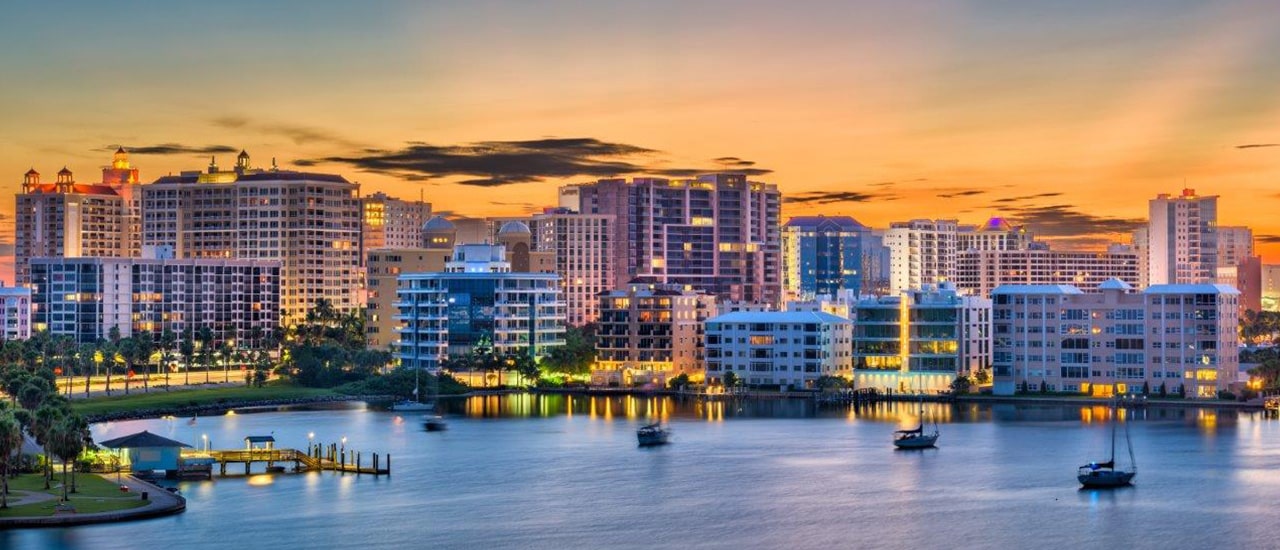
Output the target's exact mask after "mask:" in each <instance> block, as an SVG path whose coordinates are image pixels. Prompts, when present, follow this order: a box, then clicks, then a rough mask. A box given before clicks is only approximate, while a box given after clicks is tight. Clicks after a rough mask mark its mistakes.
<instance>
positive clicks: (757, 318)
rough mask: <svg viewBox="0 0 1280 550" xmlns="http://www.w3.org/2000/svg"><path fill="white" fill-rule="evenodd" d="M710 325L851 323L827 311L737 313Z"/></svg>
mask: <svg viewBox="0 0 1280 550" xmlns="http://www.w3.org/2000/svg"><path fill="white" fill-rule="evenodd" d="M707 322H708V323H850V322H852V321H850V320H848V319H846V318H844V317H841V316H839V315H832V314H830V313H827V312H825V311H735V312H733V313H726V314H724V315H719V316H716V317H712V318H710V319H707Z"/></svg>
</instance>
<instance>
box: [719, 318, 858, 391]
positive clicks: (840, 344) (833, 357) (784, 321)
mask: <svg viewBox="0 0 1280 550" xmlns="http://www.w3.org/2000/svg"><path fill="white" fill-rule="evenodd" d="M706 333H707V359H706V364H707V374H706V377H707V383H708V384H723V383H724V381H725V377H726V376H727V375H728V373H733V375H734V378H737V379H738V380H740V381H742V383H744V384H746V385H749V386H775V387H779V388H782V389H788V388H790V389H801V388H803V389H815V388H816V386H817V381H818V378H819V377H822V376H842V377H848V376H849V372H850V368H851V367H852V365H853V357H852V353H851V349H852V338H853V324H852V323H851V322H850V321H849V320H848V319H845V318H842V317H837V316H835V315H831V314H829V313H823V312H821V311H739V312H735V313H728V314H724V315H720V316H717V317H713V318H711V319H708V320H707V323H706Z"/></svg>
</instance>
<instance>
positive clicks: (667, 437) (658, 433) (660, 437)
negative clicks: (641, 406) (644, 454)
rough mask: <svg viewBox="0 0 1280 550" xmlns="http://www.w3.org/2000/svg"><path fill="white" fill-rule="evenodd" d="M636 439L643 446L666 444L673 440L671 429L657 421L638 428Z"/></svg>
mask: <svg viewBox="0 0 1280 550" xmlns="http://www.w3.org/2000/svg"><path fill="white" fill-rule="evenodd" d="M636 439H637V440H638V441H639V443H640V446H641V447H651V446H654V445H666V444H667V443H670V442H671V430H669V429H667V428H666V427H665V426H663V425H662V423H661V422H655V423H653V424H649V425H646V426H642V427H641V428H640V429H639V430H636Z"/></svg>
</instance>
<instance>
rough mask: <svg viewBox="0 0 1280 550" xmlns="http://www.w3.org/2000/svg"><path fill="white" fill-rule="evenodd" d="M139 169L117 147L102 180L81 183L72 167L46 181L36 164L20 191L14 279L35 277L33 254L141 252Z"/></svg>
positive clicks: (22, 280) (23, 280)
mask: <svg viewBox="0 0 1280 550" xmlns="http://www.w3.org/2000/svg"><path fill="white" fill-rule="evenodd" d="M137 189H138V169H137V168H134V167H133V166H132V165H130V163H129V154H128V153H127V152H125V150H124V149H117V150H116V152H115V154H114V155H113V156H112V159H111V165H110V166H108V167H105V168H103V169H102V181H101V182H100V183H90V184H81V183H76V181H75V177H74V174H72V172H71V170H68V169H67V168H65V167H64V168H63V169H62V170H59V171H58V175H57V179H56V180H55V181H54V183H44V182H43V181H41V179H40V173H39V172H37V171H36V170H35V169H34V168H33V169H31V170H29V171H27V173H26V174H25V175H24V177H23V181H22V192H21V193H19V194H18V196H17V199H16V201H15V202H16V208H15V223H14V278H15V280H16V284H17V285H19V286H21V285H26V284H28V283H30V281H31V271H30V267H29V266H30V261H31V259H32V258H41V257H47V258H55V257H56V258H78V257H86V256H100V257H114V258H127V257H137V256H138V255H139V254H140V251H141V238H140V229H139V228H140V224H141V201H140V198H139V194H138V191H137Z"/></svg>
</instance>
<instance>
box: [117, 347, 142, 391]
mask: <svg viewBox="0 0 1280 550" xmlns="http://www.w3.org/2000/svg"><path fill="white" fill-rule="evenodd" d="M137 354H138V342H137V341H136V340H134V339H133V337H129V338H123V339H121V340H120V341H119V342H117V343H116V360H117V361H119V362H120V363H122V364H124V394H125V395H129V381H130V380H131V379H132V378H133V359H134V357H136V356H137Z"/></svg>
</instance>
